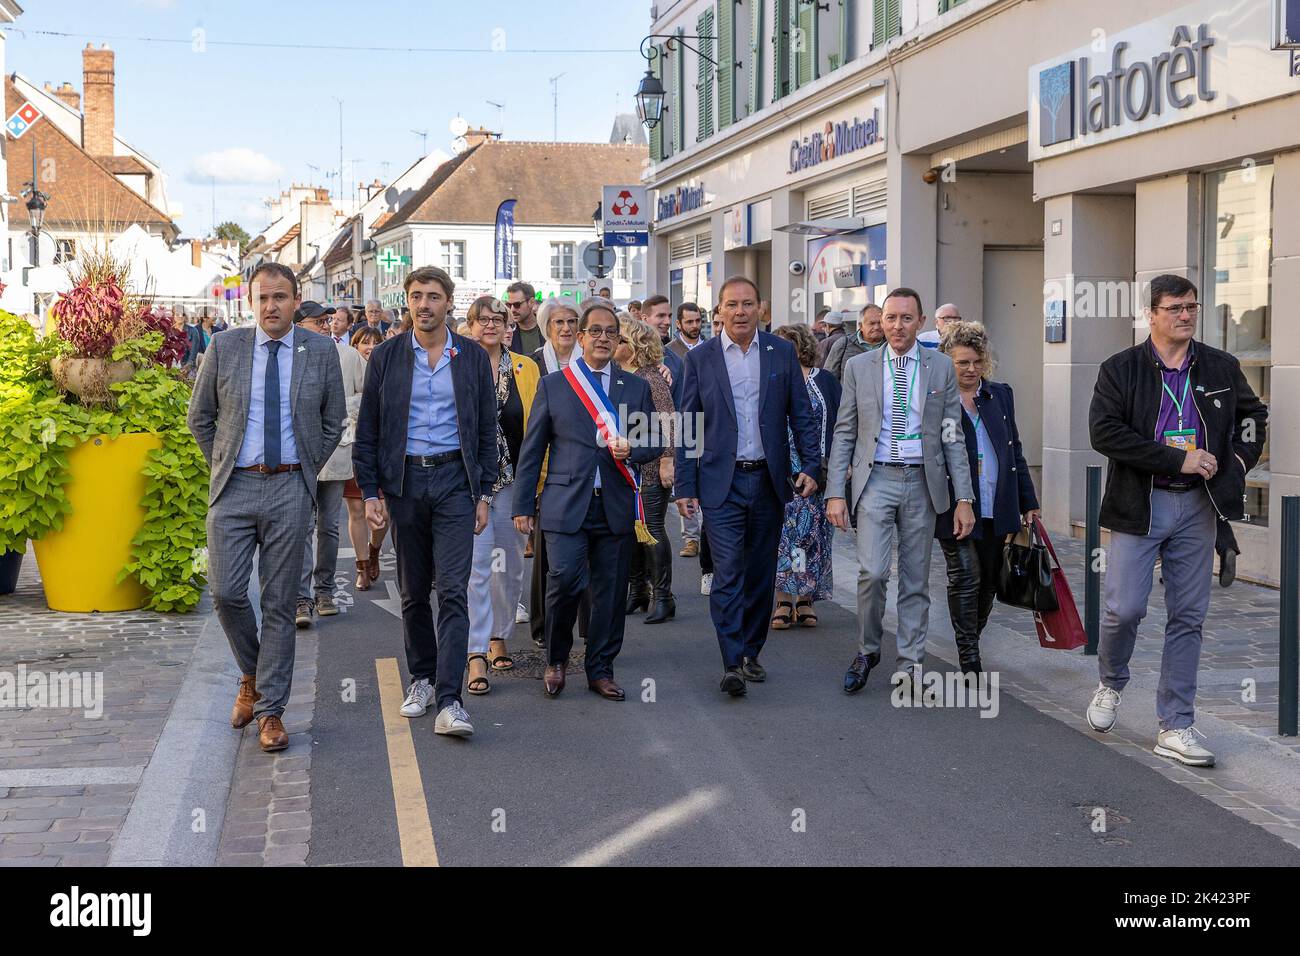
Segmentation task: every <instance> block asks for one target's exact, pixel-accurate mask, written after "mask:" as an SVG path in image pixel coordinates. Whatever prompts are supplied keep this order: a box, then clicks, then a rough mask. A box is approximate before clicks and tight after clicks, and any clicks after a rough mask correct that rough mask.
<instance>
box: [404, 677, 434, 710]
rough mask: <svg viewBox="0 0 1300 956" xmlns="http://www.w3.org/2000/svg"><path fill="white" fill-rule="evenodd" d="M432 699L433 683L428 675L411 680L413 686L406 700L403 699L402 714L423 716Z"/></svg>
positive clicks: (407, 693)
mask: <svg viewBox="0 0 1300 956" xmlns="http://www.w3.org/2000/svg"><path fill="white" fill-rule="evenodd" d="M432 701H433V685H432V684H430V683H429V679H428V678H427V677H424V678H421V679H420V680H416V681H411V687H410V689H409V690H408V691H407V692H406V700H404V701H402V716H403V717H423V716H424V712H425V711H426V710H428V709H429V704H430V703H432Z"/></svg>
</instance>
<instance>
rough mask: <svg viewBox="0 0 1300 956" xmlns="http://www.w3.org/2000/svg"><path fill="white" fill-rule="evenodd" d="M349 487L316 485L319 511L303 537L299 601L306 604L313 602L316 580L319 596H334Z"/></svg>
mask: <svg viewBox="0 0 1300 956" xmlns="http://www.w3.org/2000/svg"><path fill="white" fill-rule="evenodd" d="M346 486H347V482H346V481H317V482H316V507H314V508H313V509H312V514H311V517H310V518H309V519H308V525H307V533H306V535H304V536H303V546H302V547H303V556H302V580H301V581H300V582H299V584H298V597H300V598H302V599H303V600H305V601H310V600H312V597H313V595H312V584H313V581H312V579H313V577H314V578H315V593H316V594H333V593H334V576H335V573H336V571H337V569H338V562H339V513H340V512H341V511H342V510H343V489H344V487H346ZM313 531H314V532H315V534H314V535H313V534H312V532H313ZM313 539H314V540H313Z"/></svg>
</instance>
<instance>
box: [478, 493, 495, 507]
mask: <svg viewBox="0 0 1300 956" xmlns="http://www.w3.org/2000/svg"><path fill="white" fill-rule="evenodd" d="M493 497H494V496H493V495H479V496H478V500H479V501H481V502H483V504H485V505H490V504H492V498H493Z"/></svg>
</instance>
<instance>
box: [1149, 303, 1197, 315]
mask: <svg viewBox="0 0 1300 956" xmlns="http://www.w3.org/2000/svg"><path fill="white" fill-rule="evenodd" d="M1156 308H1157V309H1164V310H1165V311H1166V312H1168V313H1169V314H1170V315H1181V314H1182V313H1184V312H1186V313H1187V314H1188V315H1189V316H1191V317H1192V318H1196V316H1198V315H1200V313H1201V303H1199V302H1179V303H1178V304H1177V305H1158V306H1156Z"/></svg>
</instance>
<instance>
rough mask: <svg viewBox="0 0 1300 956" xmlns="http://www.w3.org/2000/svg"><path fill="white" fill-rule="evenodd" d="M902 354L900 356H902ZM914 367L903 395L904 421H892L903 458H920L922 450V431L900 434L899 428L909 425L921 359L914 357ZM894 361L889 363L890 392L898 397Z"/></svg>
mask: <svg viewBox="0 0 1300 956" xmlns="http://www.w3.org/2000/svg"><path fill="white" fill-rule="evenodd" d="M901 357H902V356H900V358H901ZM913 361H914V363H915V364H914V365H913V368H912V379H911V381H909V382H908V383H907V394H906V395H905V396H904V397H903V416H904V417H903V421H902V422H890V427H891V429H892V430H893V432H894V441H896V442H897V443H898V454H899V457H901V458H920V457H921V456H922V452H921V433H920V432H916V433H914V434H911V435H900V434H898V429H900V428H906V427H907V416H908V415H910V414H911V412H912V388H913V386H915V385H916V375H917V372H919V371H920V370H921V361H920V359H914V360H913ZM896 375H897V373H896V372H895V371H894V363H893V362H890V363H889V387H890V392H891V394H893V396H894V397H895V398H897V397H898V380H897V378H896V377H895V376H896Z"/></svg>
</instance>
